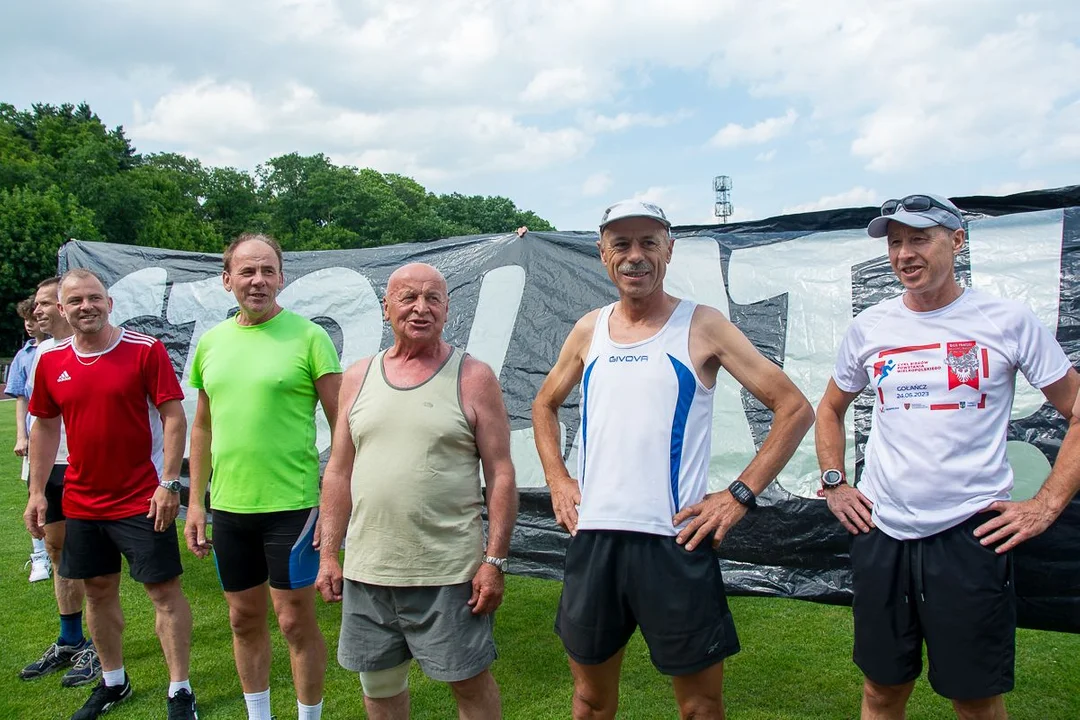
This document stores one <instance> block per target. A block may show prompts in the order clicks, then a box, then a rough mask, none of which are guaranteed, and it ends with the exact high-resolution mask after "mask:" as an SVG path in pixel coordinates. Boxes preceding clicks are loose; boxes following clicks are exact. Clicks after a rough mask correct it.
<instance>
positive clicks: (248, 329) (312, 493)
mask: <svg viewBox="0 0 1080 720" xmlns="http://www.w3.org/2000/svg"><path fill="white" fill-rule="evenodd" d="M340 372H341V363H340V362H339V361H338V356H337V350H336V349H335V348H334V343H333V341H331V340H330V336H329V335H327V334H326V331H325V330H323V329H322V328H321V327H319V326H318V325H316V324H315V323H313V322H311V321H310V320H308V319H306V318H303V317H301V316H299V315H297V314H296V313H293V312H289V311H288V310H282V311H281V312H279V313H278V314H277V315H275V316H274V317H273V318H271V319H270V320H268V321H267V322H265V323H261V324H259V325H247V326H245V325H238V324H237V322H236V320H235V318H229V319H228V320H226V321H225V322H222V323H220V324H219V325H217V326H215V327H213V328H211V329H210V330H208V331H207V332H206V333H205V334H204V335H203V336H202V337H201V338H199V344H198V346H197V347H196V348H195V359H194V361H193V362H192V366H191V378H190V380H189V382H190V383H191V386H192V387H194V388H197V389H199V390H203V391H205V392H206V395H207V397H208V398H209V400H210V428H211V432H212V433H213V439H212V440H211V443H210V452H211V455H212V466H213V470H214V474H213V478H212V479H211V482H210V505H211V507H213V508H217V509H220V510H225V511H228V512H235V513H261V512H278V511H281V510H302V509H304V508H310V507H315V506H316V505H318V504H319V451H318V449H316V447H315V404H316V402H318V399H319V395H318V393H317V392H316V390H315V380H317V379H318V378H320V377H322V376H323V375H327V374H330V373H340Z"/></svg>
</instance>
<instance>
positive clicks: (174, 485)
mask: <svg viewBox="0 0 1080 720" xmlns="http://www.w3.org/2000/svg"><path fill="white" fill-rule="evenodd" d="M157 484H158V487H163V488H165V489H166V490H168V491H169V492H174V493H178V492H180V488H182V487H183V485H181V484H180V481H179V480H166V479H164V478H162V479H160V480H158V483H157Z"/></svg>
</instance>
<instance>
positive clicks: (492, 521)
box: [486, 460, 518, 557]
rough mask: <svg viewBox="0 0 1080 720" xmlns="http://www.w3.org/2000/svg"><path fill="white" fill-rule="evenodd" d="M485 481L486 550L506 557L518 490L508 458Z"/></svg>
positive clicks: (512, 528)
mask: <svg viewBox="0 0 1080 720" xmlns="http://www.w3.org/2000/svg"><path fill="white" fill-rule="evenodd" d="M492 475H493V477H492V478H489V479H488V483H487V513H488V540H487V549H486V552H487V554H488V555H491V556H492V557H506V556H507V554H508V553H509V552H510V536H511V535H512V534H513V532H514V523H515V522H516V521H517V512H518V491H517V482H516V480H515V478H514V466H513V465H512V464H511V463H510V461H509V460H507V462H506V463H505V466H504V467H500V468H498V469H497V470H496V471H495V472H494V473H492Z"/></svg>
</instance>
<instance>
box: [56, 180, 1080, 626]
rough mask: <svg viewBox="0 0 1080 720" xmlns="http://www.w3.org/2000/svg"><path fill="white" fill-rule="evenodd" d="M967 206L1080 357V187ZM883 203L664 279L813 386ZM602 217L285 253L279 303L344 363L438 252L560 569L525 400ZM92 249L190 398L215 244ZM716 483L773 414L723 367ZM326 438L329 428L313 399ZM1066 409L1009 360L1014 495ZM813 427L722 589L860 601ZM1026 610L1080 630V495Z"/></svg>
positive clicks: (1037, 546) (520, 552) (1035, 619)
mask: <svg viewBox="0 0 1080 720" xmlns="http://www.w3.org/2000/svg"><path fill="white" fill-rule="evenodd" d="M955 200H956V202H957V204H958V205H959V206H960V207H961V208H963V209H964V210H965V211H969V212H971V213H973V214H972V216H971V218H972V219H971V221H970V228H969V230H970V232H969V242H968V245H967V248H966V249H965V251H964V253H963V254H962V256H961V258H960V260H959V262H958V275H959V277H960V278H961V280H962V282H963V283H964V284H965V285H969V286H972V287H976V288H980V289H983V290H986V291H989V292H992V293H995V294H998V295H1002V296H1005V297H1012V298H1016V299H1019V300H1022V301H1024V302H1026V303H1027V304H1028V305H1029V306H1030V307H1031V308H1032V309H1033V310H1034V311H1035V313H1036V314H1037V315H1038V317H1039V318H1040V320H1042V322H1043V323H1044V324H1045V325H1046V326H1047V327H1049V328H1050V329H1051V330H1052V331H1054V332H1055V333H1056V336H1057V338H1058V340H1059V342H1060V343H1061V344H1062V346H1063V347H1064V348H1065V351H1066V352H1067V353H1068V355H1069V357H1070V359H1071V360H1072V361H1073V363H1074V364H1075V363H1076V361H1077V358H1078V356H1080V284H1078V282H1077V280H1078V276H1080V187H1072V188H1065V189H1061V190H1055V191H1040V192H1032V193H1022V194H1019V195H1013V196H1009V197H1006V198H986V197H978V198H956V199H955ZM875 214H876V213H875V210H874V209H872V208H862V209H847V210H837V211H825V212H817V213H806V214H802V215H793V216H785V217H779V218H772V219H769V220H763V221H758V222H753V223H742V224H731V225H723V226H716V225H713V226H702V227H688V228H676V229H675V237H676V238H677V241H676V244H675V250H674V253H673V259H672V262H671V265H670V266H669V268H668V272H667V280H666V288H667V290H668V291H669V292H671V293H673V294H675V295H679V296H682V297H687V298H690V299H692V300H695V301H697V302H701V303H706V304H709V305H712V306H714V307H716V308H719V309H720V310H721V311H723V312H724V313H725V314H727V315H728V316H729V317H730V318H731V320H732V321H733V322H734V323H735V324H736V325H737V326H738V327H739V328H740V329H741V330H742V331H743V332H744V333H745V334H746V335H747V336H748V337H749V338H750V340H751V341H752V342H753V343H754V345H755V346H756V347H757V348H758V349H759V350H760V351H761V352H762V353H763V354H764V355H765V356H766V357H769V358H771V359H772V360H773V361H775V362H776V363H777V364H779V365H780V366H782V367H783V369H784V370H785V372H787V374H788V375H789V376H790V377H791V378H792V379H793V380H794V382H795V383H796V384H797V385H798V386H799V388H800V389H801V390H802V391H803V392H804V393H805V394H806V396H807V398H808V399H809V400H810V402H811V403H813V404H815V405H816V404H817V402H818V400H820V398H821V395H822V393H823V392H824V389H825V385H826V383H827V381H828V379H829V377H830V376H831V373H832V368H833V363H834V361H835V353H836V349H837V346H838V345H839V342H840V338H841V336H842V334H843V332H844V330H845V329H846V327H847V325H848V323H850V321H851V319H852V317H854V316H855V315H856V314H858V313H859V312H861V311H862V310H864V309H866V308H867V307H869V306H871V305H873V304H875V303H877V302H879V301H881V300H883V299H885V298H887V297H890V296H892V295H895V294H897V293H899V292H900V290H901V288H900V285H899V282H898V281H897V280H896V278H895V277H894V276H893V274H892V272H891V270H890V268H889V264H888V258H887V257H886V252H885V245H884V243H883V241H881V240H874V239H871V238H869V237H867V235H866V232H865V230H864V228H865V227H866V224H867V223H868V222H869V220H870V219H871V218H872V217H873V216H874V215H875ZM596 240H597V235H596V233H595V232H552V233H533V232H530V233H528V234H526V235H525V236H524V237H522V238H519V237H517V235H516V234H508V235H495V236H476V237H464V238H450V239H445V240H437V241H434V242H426V243H414V244H408V245H396V246H390V247H380V248H370V249H359V250H333V251H321V252H294V253H286V254H285V265H284V271H285V279H286V283H287V284H286V286H285V288H284V290H283V291H282V292H281V294H280V302H281V304H282V305H284V306H285V307H288V308H290V309H291V310H293V311H295V312H297V313H299V314H301V315H304V316H306V317H309V318H311V319H312V320H314V321H316V322H318V323H320V324H321V325H323V327H325V328H326V329H327V331H328V332H329V333H330V336H331V338H333V340H334V343H335V344H336V346H337V349H338V351H339V353H340V354H341V359H342V363H343V364H344V365H348V364H350V363H353V362H355V361H356V360H359V359H360V358H362V357H365V356H368V355H371V354H374V353H375V352H377V351H378V350H380V349H381V348H384V347H386V346H388V345H389V344H390V341H391V333H390V330H389V328H388V327H387V326H386V325H385V324H384V322H383V319H382V312H381V307H380V300H381V297H382V294H383V291H384V290H385V287H386V280H387V278H388V277H389V275H390V273H391V272H392V271H393V270H394V269H395V268H397V267H399V266H400V265H402V264H404V263H407V262H417V261H419V262H426V263H430V264H431V265H434V266H435V267H436V268H438V269H439V270H440V271H441V272H442V273H443V274H444V275H445V276H446V279H447V283H448V285H449V288H450V313H449V318H448V320H447V324H446V330H445V337H446V339H447V341H449V342H450V343H452V344H454V345H456V346H459V347H462V348H465V349H466V350H467V351H468V352H470V353H472V354H473V355H474V356H475V357H478V358H479V359H481V360H483V361H485V362H487V363H488V364H489V365H491V366H492V368H493V369H494V370H495V373H496V375H498V376H499V379H500V381H501V383H502V387H503V392H504V396H505V399H506V405H507V409H508V410H509V413H510V421H511V428H512V434H511V446H512V452H513V458H514V464H515V467H516V469H517V479H518V485H519V487H520V488H521V512H520V515H519V518H518V523H517V527H516V529H515V531H514V537H513V544H512V552H511V555H512V571H513V572H517V573H521V574H526V575H533V576H539V577H546V578H556V579H557V578H560V577H561V574H562V562H563V552H564V550H565V547H566V542H567V540H568V535H567V534H566V533H565V532H564V531H563V530H561V529H560V528H559V527H558V526H556V524H555V522H554V516H553V514H552V511H551V505H550V502H549V497H548V493H547V490H546V488H545V487H544V478H543V473H542V470H541V467H540V462H539V459H538V457H537V455H536V450H535V447H534V445H533V432H532V422H531V419H530V405H531V403H532V400H533V398H534V396H535V394H536V391H537V389H538V388H539V386H540V383H541V382H542V381H543V379H544V376H545V375H546V374H547V372H548V370H549V369H550V368H551V366H552V364H553V363H554V362H555V359H556V357H557V356H558V353H559V349H560V347H561V346H562V343H563V340H564V339H565V338H566V335H567V334H568V333H569V331H570V328H571V327H572V326H573V324H574V323H575V322H576V321H577V319H578V318H580V317H581V316H582V315H583V314H585V313H586V312H587V311H589V310H590V309H592V308H595V307H598V306H601V305H604V304H606V303H610V302H612V301H613V300H615V299H616V295H615V292H614V289H613V287H612V285H611V283H610V281H609V280H608V278H607V275H606V272H605V271H604V269H603V267H602V266H601V264H600V262H599V259H598V254H597V250H596V244H595V243H596ZM69 267H89V268H92V269H94V270H95V271H97V272H99V273H100V274H101V275H102V276H103V277H104V279H105V281H106V283H107V284H108V285H109V286H110V294H111V295H112V297H113V300H114V303H115V304H114V308H113V316H112V317H113V322H114V323H116V324H123V325H125V326H127V327H131V328H133V329H136V330H139V331H141V332H145V333H149V334H151V335H155V336H157V337H159V338H161V340H162V341H163V342H164V343H165V345H166V347H167V348H168V350H169V355H170V357H171V358H172V361H173V364H174V366H175V368H176V371H177V374H178V375H179V376H180V377H181V380H182V383H183V385H184V388H185V393H186V398H185V400H184V407H185V410H186V412H187V415H188V418H189V421H190V419H191V418H192V417H193V414H194V410H195V400H196V393H195V391H194V390H192V389H191V388H190V387H189V386H188V385H187V380H188V377H189V375H190V372H191V361H192V358H193V356H194V349H195V345H196V343H197V342H198V339H199V337H200V336H201V335H202V334H203V333H204V332H205V331H206V330H207V329H209V328H210V327H212V326H213V325H215V324H216V323H218V322H221V321H222V320H224V319H225V318H227V317H228V316H229V315H230V314H231V313H233V312H235V309H236V303H235V300H234V298H233V296H232V295H231V294H230V293H228V292H226V291H225V290H224V289H223V288H222V285H221V278H220V273H221V259H220V257H219V256H213V255H203V254H196V253H187V252H179V251H168V250H157V249H152V248H144V247H137V246H130V245H112V244H106V243H85V242H79V241H72V242H70V243H68V244H66V245H65V246H64V247H63V248H62V249H61V251H60V268H61V270H63V269H67V268H69ZM714 402H715V417H714V421H713V428H712V442H713V449H712V462H711V465H710V478H709V486H710V489H711V490H718V489H722V488H724V487H726V486H727V484H728V483H729V482H730V481H731V480H732V479H733V478H734V477H735V476H736V475H737V474H738V473H739V472H740V471H741V470H742V468H744V467H745V466H746V464H747V463H748V462H749V461H750V459H751V458H752V457H753V455H754V453H755V451H756V449H757V448H758V447H759V446H760V444H761V442H762V440H763V439H764V437H765V435H766V433H767V432H768V429H769V423H770V420H771V415H770V413H769V412H768V411H767V410H766V409H765V408H764V407H763V406H762V405H760V404H759V403H758V402H757V401H756V400H755V399H754V398H753V397H752V396H751V395H749V394H748V393H747V392H745V391H744V390H742V388H741V387H740V386H739V385H738V384H737V383H736V382H735V381H734V380H733V379H732V378H731V377H729V376H727V375H726V374H725V373H721V376H720V378H719V379H718V381H717V389H716V393H715V401H714ZM577 404H578V395H577V391H575V392H574V393H573V394H571V396H570V397H569V398H568V399H567V402H566V404H565V405H564V407H563V410H562V412H561V414H560V421H561V425H562V430H563V446H564V455H565V457H566V459H567V465H568V466H569V467H570V468H571V469H573V468H574V467H576V465H575V463H576V456H577V446H578V444H579V442H580V437H579V433H578V412H577ZM871 410H872V398H871V397H870V396H869V394H865V393H864V395H863V396H861V397H860V399H859V400H858V401H856V404H855V408H854V412H853V415H854V420H855V422H854V428H849V437H848V454H847V462H846V464H847V467H848V468H849V469H851V468H852V467H854V468H855V472H856V477H858V476H859V474H860V473H861V469H862V452H863V449H864V447H865V443H866V439H867V433H868V431H869V422H870V416H871ZM317 421H318V425H319V433H318V440H317V442H318V446H319V449H320V451H321V452H322V454H323V461H324V462H325V460H326V456H327V452H328V448H329V444H330V434H329V429H328V427H327V425H326V420H325V418H324V417H323V416H322V412H321V410H320V411H319V412H318V414H317ZM1065 429H1066V425H1065V422H1064V420H1063V419H1062V418H1061V417H1060V416H1058V415H1057V414H1056V412H1055V411H1054V409H1053V408H1052V407H1051V406H1050V405H1049V404H1048V403H1046V402H1045V399H1044V397H1043V396H1042V394H1041V393H1040V392H1039V391H1037V390H1035V389H1034V388H1032V387H1030V386H1029V385H1028V384H1027V383H1026V381H1025V380H1024V378H1023V376H1022V375H1018V377H1017V388H1016V399H1015V404H1014V409H1013V413H1012V422H1011V424H1010V427H1009V433H1008V441H1009V460H1010V462H1011V464H1012V465H1013V468H1014V470H1015V474H1016V487H1015V489H1014V497H1015V498H1017V499H1024V498H1027V497H1030V496H1031V495H1033V494H1034V492H1035V491H1036V490H1037V489H1038V487H1039V486H1040V485H1041V483H1042V481H1043V480H1044V479H1045V478H1046V476H1047V474H1048V473H1049V470H1050V466H1051V463H1052V462H1053V461H1054V459H1055V458H1056V456H1057V452H1058V449H1059V447H1060V445H1061V440H1062V438H1063V437H1064V434H1065ZM818 475H819V473H818V468H817V462H816V460H815V457H814V449H813V432H812V431H811V432H810V433H809V434H808V436H807V438H806V439H805V440H804V441H803V443H802V445H801V446H800V447H799V450H798V451H797V453H796V455H795V457H794V458H793V459H792V461H791V462H790V463H789V464H788V466H787V467H786V468H785V469H784V471H783V472H782V473H781V474H780V476H779V477H778V478H777V481H776V482H775V483H773V484H772V485H771V486H770V487H769V488H768V489H767V490H766V491H765V493H763V495H762V497H761V498H760V499H759V505H760V507H759V509H758V510H756V511H754V512H751V513H749V514H748V515H747V516H746V518H745V519H744V520H743V521H742V522H741V523H740V524H739V525H738V526H737V527H736V528H735V529H733V530H732V531H731V532H730V534H729V535H728V536H727V538H725V540H724V542H723V544H722V546H721V548H720V550H719V555H720V562H721V565H722V567H723V570H724V577H725V581H726V583H727V585H728V588H729V591H731V592H732V593H735V594H752V595H779V596H785V597H797V598H803V599H807V600H815V601H821V602H829V603H850V600H851V590H850V567H849V562H848V555H847V550H848V537H847V533H846V531H844V529H843V528H842V527H841V526H840V524H839V523H838V522H836V520H835V519H834V518H833V517H832V515H831V514H830V513H829V511H828V509H827V508H826V506H825V503H824V501H822V500H820V499H818V498H817V496H816V490H817V488H818V484H819V483H818ZM1015 567H1016V587H1017V590H1018V593H1019V595H1020V622H1021V624H1022V625H1023V626H1026V627H1034V628H1046V629H1056V630H1065V631H1071V632H1080V582H1077V578H1080V501H1078V500H1074V501H1073V502H1072V503H1071V504H1070V506H1069V507H1068V508H1067V509H1066V511H1065V513H1064V514H1063V515H1062V517H1061V518H1060V519H1059V520H1058V522H1057V523H1055V525H1054V526H1053V527H1051V528H1050V529H1049V530H1048V531H1047V532H1046V533H1044V534H1043V535H1042V536H1040V537H1038V538H1035V539H1033V540H1031V541H1029V542H1027V543H1024V544H1023V545H1022V546H1021V547H1020V548H1019V549H1018V550H1017V552H1016V563H1015Z"/></svg>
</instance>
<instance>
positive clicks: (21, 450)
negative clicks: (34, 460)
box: [15, 438, 30, 457]
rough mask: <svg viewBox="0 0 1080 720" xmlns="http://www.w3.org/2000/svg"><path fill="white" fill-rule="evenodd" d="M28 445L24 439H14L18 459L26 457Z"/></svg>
mask: <svg viewBox="0 0 1080 720" xmlns="http://www.w3.org/2000/svg"><path fill="white" fill-rule="evenodd" d="M29 446H30V444H29V443H28V442H27V441H26V438H16V440H15V454H16V455H18V456H19V457H26V450H27V448H28V447H29Z"/></svg>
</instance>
